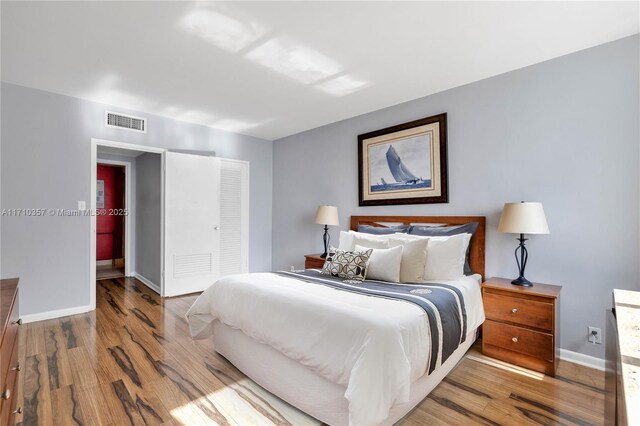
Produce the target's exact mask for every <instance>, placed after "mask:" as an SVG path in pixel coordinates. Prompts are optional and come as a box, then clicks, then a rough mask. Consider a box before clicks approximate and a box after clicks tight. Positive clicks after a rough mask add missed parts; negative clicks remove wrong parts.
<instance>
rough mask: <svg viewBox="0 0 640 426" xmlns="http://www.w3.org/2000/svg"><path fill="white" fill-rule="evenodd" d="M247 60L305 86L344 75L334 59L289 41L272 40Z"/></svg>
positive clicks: (251, 54) (250, 53)
mask: <svg viewBox="0 0 640 426" xmlns="http://www.w3.org/2000/svg"><path fill="white" fill-rule="evenodd" d="M245 56H246V58H247V59H249V60H251V61H254V62H256V63H258V64H260V65H262V66H265V67H267V68H270V69H271V70H273V71H275V72H277V73H280V74H283V75H286V76H287V77H291V78H293V79H295V80H297V81H299V82H301V83H305V84H309V83H313V82H316V81H318V80H321V79H323V78H327V77H330V76H332V75H334V74H337V73H339V72H340V71H342V69H341V66H340V65H339V64H338V63H337V62H335V61H334V60H333V59H331V58H328V57H326V56H324V55H323V54H322V53H320V52H318V51H316V50H313V49H311V48H310V47H307V46H304V45H302V44H300V43H298V42H297V41H295V40H292V39H291V38H288V37H279V38H276V39H271V40H269V41H267V42H265V43H263V44H261V45H260V46H258V47H256V48H255V49H253V50H252V51H250V52H248V53H247V54H246V55H245Z"/></svg>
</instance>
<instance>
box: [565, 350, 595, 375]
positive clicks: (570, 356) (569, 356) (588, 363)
mask: <svg viewBox="0 0 640 426" xmlns="http://www.w3.org/2000/svg"><path fill="white" fill-rule="evenodd" d="M560 359H562V360H564V361H569V362H573V363H574V364H580V365H584V366H585V367H591V368H595V369H596V370H600V371H604V366H605V361H604V359H601V358H596V357H595V356H591V355H585V354H581V353H579V352H573V351H570V350H567V349H560Z"/></svg>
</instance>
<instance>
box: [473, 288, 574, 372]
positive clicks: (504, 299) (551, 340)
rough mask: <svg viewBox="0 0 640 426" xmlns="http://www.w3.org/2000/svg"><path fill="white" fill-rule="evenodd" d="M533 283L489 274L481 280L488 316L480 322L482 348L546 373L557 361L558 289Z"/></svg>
mask: <svg viewBox="0 0 640 426" xmlns="http://www.w3.org/2000/svg"><path fill="white" fill-rule="evenodd" d="M561 289H562V287H560V286H556V285H549V284H537V283H533V286H532V287H522V286H517V285H513V284H511V280H509V279H505V278H490V279H488V280H487V281H485V282H484V283H483V284H482V299H483V303H484V312H485V315H486V317H487V319H486V321H485V322H484V324H483V325H482V352H483V353H484V354H485V355H487V356H490V357H493V358H497V359H499V360H502V361H505V362H508V363H511V364H516V365H519V366H522V367H525V368H529V369H531V370H534V371H539V372H541V373H545V374H548V375H551V376H553V375H555V372H556V367H557V365H558V354H557V352H558V336H559V329H560V327H559V325H560V324H559V323H560V315H559V313H560V290H561Z"/></svg>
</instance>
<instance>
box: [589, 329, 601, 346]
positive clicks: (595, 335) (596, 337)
mask: <svg viewBox="0 0 640 426" xmlns="http://www.w3.org/2000/svg"><path fill="white" fill-rule="evenodd" d="M588 340H589V341H590V342H591V343H597V344H600V343H602V330H601V329H599V328H596V327H591V326H590V327H589V338H588Z"/></svg>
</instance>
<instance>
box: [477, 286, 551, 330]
mask: <svg viewBox="0 0 640 426" xmlns="http://www.w3.org/2000/svg"><path fill="white" fill-rule="evenodd" d="M483 298H484V310H485V315H486V317H487V319H492V320H496V321H506V322H510V323H514V324H520V325H524V326H527V327H533V328H538V329H541V330H547V331H552V330H553V311H554V307H553V304H552V303H545V302H538V301H535V300H529V299H524V298H519V297H511V296H507V295H503V294H495V293H491V292H487V291H485V293H484V297H483Z"/></svg>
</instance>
